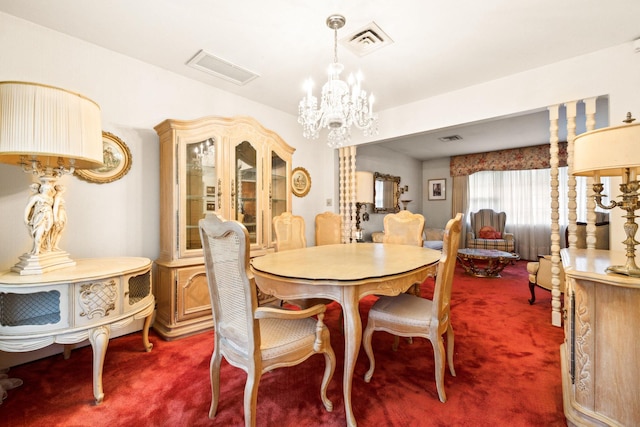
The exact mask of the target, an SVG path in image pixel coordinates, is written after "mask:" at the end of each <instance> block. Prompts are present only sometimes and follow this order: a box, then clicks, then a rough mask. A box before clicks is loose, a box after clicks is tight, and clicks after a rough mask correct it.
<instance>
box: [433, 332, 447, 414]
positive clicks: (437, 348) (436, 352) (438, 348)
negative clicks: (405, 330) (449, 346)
mask: <svg viewBox="0 0 640 427" xmlns="http://www.w3.org/2000/svg"><path fill="white" fill-rule="evenodd" d="M431 344H432V346H433V358H434V361H435V371H436V372H435V375H436V388H437V389H438V397H439V398H440V401H441V402H442V403H444V402H446V401H447V394H446V393H445V392H444V359H445V353H444V342H443V339H442V337H437V338H436V339H435V342H434V341H431Z"/></svg>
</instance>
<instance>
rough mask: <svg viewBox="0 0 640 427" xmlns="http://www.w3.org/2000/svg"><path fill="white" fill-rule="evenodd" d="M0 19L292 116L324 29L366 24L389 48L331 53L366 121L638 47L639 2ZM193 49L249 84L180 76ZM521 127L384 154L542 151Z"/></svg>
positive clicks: (114, 5) (105, 12)
mask: <svg viewBox="0 0 640 427" xmlns="http://www.w3.org/2000/svg"><path fill="white" fill-rule="evenodd" d="M0 11H2V12H5V13H8V14H10V15H14V16H17V17H20V18H23V19H26V20H28V21H32V22H34V23H36V24H39V25H42V26H45V27H49V28H51V29H54V30H57V31H60V32H63V33H66V34H69V35H71V36H74V37H77V38H79V39H83V40H86V41H88V42H91V43H94V44H96V45H99V46H102V47H104V48H107V49H110V50H113V51H116V52H119V53H122V54H124V55H127V56H130V57H132V58H136V59H139V60H141V61H144V62H147V63H150V64H153V65H156V66H158V67H161V68H164V69H167V70H170V71H173V72H175V73H178V74H181V75H184V76H186V77H189V78H192V79H195V80H198V81H201V82H203V83H206V84H209V85H211V86H215V87H218V88H220V89H223V90H225V91H229V92H232V93H235V94H237V95H240V96H243V97H246V98H248V99H251V100H254V101H257V102H260V103H262V104H266V105H270V106H272V107H274V108H277V109H279V110H282V111H285V112H287V113H290V114H293V115H297V108H298V102H299V100H300V98H301V96H302V95H303V90H302V84H303V82H304V80H305V79H306V78H308V77H312V78H313V79H314V81H315V82H316V93H317V91H318V89H317V87H318V86H319V85H320V84H322V82H323V80H324V79H325V70H326V68H327V65H328V64H329V63H330V62H331V61H332V60H333V32H332V31H331V30H329V29H328V28H327V27H326V24H325V20H326V18H327V17H328V16H329V15H331V14H334V13H340V14H342V15H344V16H345V17H346V19H347V23H346V25H345V27H344V28H343V29H341V30H340V31H339V33H338V37H339V39H342V38H344V37H346V36H348V35H351V34H353V33H355V32H356V31H358V30H360V29H361V28H363V27H365V26H367V25H369V24H371V23H372V22H375V24H377V25H378V26H379V27H380V28H381V29H382V30H383V31H384V32H385V33H386V34H387V35H388V36H389V37H390V38H391V39H392V41H393V43H391V44H390V45H388V46H384V47H382V48H380V49H378V50H375V51H373V52H372V53H370V54H368V55H366V56H363V57H359V56H357V55H355V54H353V53H352V52H351V51H349V50H348V49H347V48H346V47H344V46H343V45H340V46H339V47H338V56H339V59H340V62H342V63H343V64H344V65H345V70H346V71H347V72H350V71H357V70H361V71H362V72H363V74H364V76H365V81H364V83H363V86H364V88H365V89H368V90H369V91H371V92H372V93H374V94H375V97H376V102H375V104H376V108H377V109H378V110H384V109H387V108H392V107H395V106H398V105H403V104H407V103H410V102H413V101H416V100H420V99H424V98H428V97H431V96H434V95H437V94H441V93H446V92H449V91H452V90H456V89H460V88H464V87H467V86H471V85H474V84H478V83H481V82H485V81H488V80H493V79H497V78H500V77H503V76H506V75H510V74H514V73H518V72H521V71H525V70H527V69H531V68H536V67H540V66H544V65H546V64H550V63H554V62H557V61H560V60H563V59H566V58H569V57H573V56H579V55H583V54H586V53H589V52H593V51H597V50H600V49H604V48H607V47H611V46H615V45H619V44H622V43H625V42H629V41H632V40H634V39H636V38H638V37H640V25H639V23H640V0H606V1H604V0H561V1H558V0H519V1H514V0H483V1H479V0H449V1H427V0H401V1H397V0H396V1H391V0H352V1H349V2H346V1H344V0H342V1H339V0H323V1H319V0H296V1H293V0H268V1H265V0H234V1H230V0H133V1H132V0H108V1H105V0H55V1H51V0H0ZM1 31H2V30H1V29H0V34H1ZM201 49H204V50H206V51H208V52H210V53H212V54H214V55H216V56H219V57H220V58H222V59H224V60H226V61H228V62H231V63H233V64H235V65H237V66H239V67H242V68H246V69H248V70H250V71H253V72H255V73H257V74H258V75H259V77H258V78H256V79H255V80H253V81H251V82H249V83H247V84H246V85H244V86H238V85H235V84H233V83H230V82H227V81H225V80H223V79H220V78H218V77H214V76H211V75H209V74H205V73H203V72H201V71H198V70H195V69H193V68H191V67H189V66H187V65H186V63H187V61H189V59H191V58H192V57H193V56H194V55H196V53H198V52H199V51H200V50H201ZM527 117H528V116H527ZM530 118H531V119H532V121H531V120H525V118H524V117H522V118H521V119H520V121H519V122H517V124H512V125H511V126H515V128H513V127H511V128H507V127H505V126H508V125H505V124H504V123H502V122H503V121H500V122H491V123H483V124H480V125H478V126H467V127H465V128H456V129H445V130H442V131H438V132H435V133H429V134H428V135H423V136H421V137H420V138H421V141H422V143H421V144H415V143H413V144H412V143H411V141H412V140H413V141H415V138H412V137H409V138H403V140H402V141H394V142H391V143H392V144H393V147H394V148H395V149H400V150H403V151H405V152H406V153H407V154H410V155H412V156H414V157H416V158H423V159H426V158H433V157H440V156H439V155H436V154H434V150H435V151H436V152H437V149H434V148H433V147H431V148H430V149H429V150H423V151H425V152H422V153H420V152H419V151H416V150H419V147H420V146H423V147H424V146H425V144H424V139H425V138H428V139H429V138H431V139H433V138H435V137H436V136H443V135H448V134H460V135H462V136H463V138H464V139H463V140H462V141H458V142H452V143H447V145H444V147H448V148H446V149H445V151H446V153H444V155H449V154H450V153H451V149H452V148H453V147H457V150H458V151H461V152H460V153H456V154H462V152H477V151H478V150H479V148H478V147H486V148H487V149H495V148H501V147H497V146H496V147H494V146H491V145H487V144H488V143H487V142H485V139H484V138H486V137H488V136H489V135H490V140H491V141H494V144H495V143H497V142H498V141H500V140H502V137H501V136H500V135H499V134H497V133H496V134H494V132H496V130H495V129H496V128H498V129H500V128H503V131H504V132H505V133H504V135H507V136H508V138H510V142H509V144H510V145H509V146H514V144H515V143H516V142H515V141H514V135H519V136H518V137H517V138H516V139H518V140H519V142H518V144H519V145H520V146H523V145H532V143H533V144H538V143H544V142H546V140H548V124H547V122H546V114H545V112H537V113H536V114H533V115H532V117H530ZM512 120H513V118H510V119H509V121H512ZM530 122H531V123H533V124H534V125H533V126H532V129H537V132H534V133H533V134H529V133H528V132H529V131H528V130H527V129H529V126H528V123H530ZM540 122H544V126H543V127H542V128H541V129H539V128H538V124H539V123H540ZM514 123H516V122H514ZM514 130H517V132H514ZM487 133H488V134H487ZM540 138H542V139H541V140H540ZM436 140H437V139H436ZM440 144H442V143H440ZM453 144H457V145H453ZM413 146H417V148H415V147H413ZM443 149H444V148H443ZM470 150H471V151H470Z"/></svg>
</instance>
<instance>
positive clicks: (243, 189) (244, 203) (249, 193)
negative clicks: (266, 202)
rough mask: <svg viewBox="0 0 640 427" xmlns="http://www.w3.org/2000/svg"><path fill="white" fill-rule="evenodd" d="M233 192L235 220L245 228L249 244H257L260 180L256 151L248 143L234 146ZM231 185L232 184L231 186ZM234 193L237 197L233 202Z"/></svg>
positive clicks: (244, 142)
mask: <svg viewBox="0 0 640 427" xmlns="http://www.w3.org/2000/svg"><path fill="white" fill-rule="evenodd" d="M235 152H236V155H235V158H236V161H235V169H236V173H235V182H236V187H235V192H233V190H232V194H231V203H233V206H235V219H236V220H237V221H239V222H241V223H242V224H244V226H245V227H246V228H247V231H248V232H249V241H250V242H251V244H256V243H258V233H259V230H258V222H259V220H260V209H261V207H260V206H259V199H258V195H259V194H260V190H261V189H260V188H259V186H260V179H259V176H260V175H259V171H258V164H257V155H256V149H255V148H254V147H253V146H252V145H251V143H250V142H248V141H243V142H242V143H241V144H239V145H236V150H235ZM232 185H233V184H232ZM234 193H235V194H236V195H237V197H236V200H235V201H234V200H233V199H234Z"/></svg>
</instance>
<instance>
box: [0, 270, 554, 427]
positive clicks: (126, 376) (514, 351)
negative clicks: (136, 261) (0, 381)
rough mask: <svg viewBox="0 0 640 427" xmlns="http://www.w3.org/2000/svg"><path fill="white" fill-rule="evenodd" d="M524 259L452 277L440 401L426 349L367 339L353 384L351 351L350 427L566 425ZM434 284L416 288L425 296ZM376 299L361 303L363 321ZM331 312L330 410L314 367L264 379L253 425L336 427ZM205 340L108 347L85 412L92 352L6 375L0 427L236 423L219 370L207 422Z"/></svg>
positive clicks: (237, 400)
mask: <svg viewBox="0 0 640 427" xmlns="http://www.w3.org/2000/svg"><path fill="white" fill-rule="evenodd" d="M525 266H526V262H525V261H520V262H518V263H517V264H516V265H515V266H508V267H507V268H506V269H505V271H504V272H503V274H502V276H503V277H502V278H500V279H476V278H472V277H469V276H466V275H464V274H462V270H461V269H457V270H456V278H455V282H454V288H453V303H452V304H453V308H452V319H453V327H454V330H455V332H456V346H455V360H454V361H455V368H456V373H457V377H452V376H451V375H450V374H449V370H448V368H447V370H446V374H445V387H446V392H447V397H448V401H447V402H446V403H441V402H440V401H439V400H438V394H437V391H436V385H435V379H434V373H433V351H432V349H431V344H430V343H429V342H428V341H426V340H423V339H415V340H414V342H413V344H408V343H407V342H406V341H404V340H401V344H400V348H399V349H398V351H397V352H393V351H392V350H391V344H392V342H393V337H392V336H391V335H388V334H386V333H383V332H377V333H376V334H374V337H373V340H374V342H373V345H374V351H375V353H376V371H375V374H374V376H373V379H372V380H371V383H369V384H367V383H365V382H364V380H363V376H364V373H365V371H366V370H367V368H368V361H367V358H366V355H365V354H364V351H362V350H361V352H360V356H359V359H358V362H357V364H356V369H355V375H354V381H353V404H354V412H355V416H356V419H357V420H358V423H359V425H360V426H503V425H509V426H566V421H565V418H564V414H563V411H562V388H561V384H560V355H559V346H560V344H561V343H562V340H563V330H562V328H557V327H553V326H551V324H550V319H551V314H550V310H551V309H550V301H551V296H550V294H549V292H546V291H544V290H540V289H538V290H536V293H537V301H536V303H535V304H534V305H533V306H530V305H529V303H528V302H527V299H528V298H529V296H530V295H529V289H528V286H527V273H526V268H525ZM432 288H433V281H432V280H428V281H427V282H426V283H425V285H423V293H424V295H425V296H430V295H431V292H432ZM373 300H374V297H369V298H367V299H365V300H363V301H362V303H361V312H362V317H363V323H364V322H366V313H367V311H368V309H369V307H370V306H371V304H372V302H373ZM338 308H339V307H338V306H336V304H335V303H334V304H331V305H330V306H329V310H328V312H327V316H326V320H327V324H328V325H329V328H330V330H331V333H332V344H333V347H334V350H335V352H336V356H337V359H338V367H337V369H336V374H335V375H334V377H333V380H332V382H331V384H330V386H329V398H330V399H331V400H332V401H333V404H334V410H333V412H331V413H328V412H326V411H325V410H324V407H323V406H322V403H321V402H320V397H319V389H320V380H321V377H322V369H323V366H324V360H323V358H322V356H319V355H317V356H314V357H312V358H311V359H309V360H307V361H306V362H304V363H303V364H301V365H299V366H297V367H293V368H284V369H279V370H276V371H274V372H271V373H268V374H265V375H264V376H263V377H262V381H261V383H260V392H259V396H258V415H257V417H258V425H259V426H277V427H286V426H344V425H345V415H344V406H343V401H342V358H343V354H344V342H343V337H342V335H341V333H340V328H339V324H338V319H339V309H338ZM212 334H213V333H212V332H210V333H203V334H199V335H197V336H193V337H188V338H185V339H181V340H177V341H172V342H167V341H163V340H162V339H160V338H158V336H157V335H155V334H153V333H152V334H151V340H152V342H153V343H154V348H153V350H152V351H151V352H150V353H145V352H144V351H143V350H142V340H141V338H140V334H132V335H128V336H125V337H121V338H117V339H114V340H112V341H111V342H110V344H109V349H108V351H107V356H106V361H105V367H104V377H103V385H104V392H105V399H104V402H103V403H102V404H101V405H99V406H94V405H93V403H92V402H93V391H92V383H91V357H92V356H91V348H90V347H84V348H81V349H78V350H75V351H74V352H73V353H72V356H71V359H70V360H64V359H63V358H62V355H57V356H53V357H50V358H47V359H43V360H40V361H37V362H33V363H29V364H25V365H22V366H18V367H15V368H13V369H12V370H11V371H10V374H11V376H12V377H17V378H21V379H23V380H24V385H22V386H21V387H19V388H16V389H14V390H10V391H9V397H8V398H7V399H6V400H5V401H4V402H3V403H2V405H0V425H3V426H7V427H8V426H43V425H46V426H65V427H71V426H93V427H98V426H110V427H113V426H167V427H168V426H171V427H176V426H213V425H215V426H241V425H244V421H243V414H242V395H243V391H244V382H245V378H246V377H245V375H244V373H243V372H242V371H241V370H239V369H236V368H234V367H232V366H230V365H228V364H227V363H226V362H223V368H222V372H221V375H220V377H221V382H222V386H221V391H222V396H221V399H220V404H219V407H218V415H217V417H216V419H215V420H210V419H209V418H208V416H207V414H208V411H209V404H210V401H211V395H210V385H209V377H208V367H209V360H210V356H211V352H212V348H213V339H212Z"/></svg>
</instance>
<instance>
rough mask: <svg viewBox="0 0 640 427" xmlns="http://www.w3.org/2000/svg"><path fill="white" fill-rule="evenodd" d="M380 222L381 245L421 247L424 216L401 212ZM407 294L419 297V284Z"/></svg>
mask: <svg viewBox="0 0 640 427" xmlns="http://www.w3.org/2000/svg"><path fill="white" fill-rule="evenodd" d="M382 222H383V224H384V233H383V235H382V243H393V244H398V245H414V246H422V241H423V240H422V239H423V232H424V216H422V215H421V214H418V213H412V212H411V211H407V210H403V211H400V212H398V213H395V214H388V215H385V217H384V219H383V220H382ZM427 277H428V276H427ZM408 292H411V293H413V294H415V295H417V296H420V283H415V284H414V285H413V286H412V287H411V288H410V289H409V291H408Z"/></svg>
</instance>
